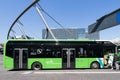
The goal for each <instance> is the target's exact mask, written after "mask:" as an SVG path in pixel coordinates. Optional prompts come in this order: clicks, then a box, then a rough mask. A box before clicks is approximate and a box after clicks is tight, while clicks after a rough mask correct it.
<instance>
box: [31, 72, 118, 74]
mask: <svg viewBox="0 0 120 80" xmlns="http://www.w3.org/2000/svg"><path fill="white" fill-rule="evenodd" d="M118 73H120V72H34V73H33V74H118Z"/></svg>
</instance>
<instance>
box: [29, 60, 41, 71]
mask: <svg viewBox="0 0 120 80" xmlns="http://www.w3.org/2000/svg"><path fill="white" fill-rule="evenodd" d="M31 68H32V69H33V70H41V69H42V64H41V63H40V62H38V61H36V62H33V63H32V65H31Z"/></svg>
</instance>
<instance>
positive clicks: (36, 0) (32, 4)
mask: <svg viewBox="0 0 120 80" xmlns="http://www.w3.org/2000/svg"><path fill="white" fill-rule="evenodd" d="M38 1H39V0H35V1H34V2H33V3H31V4H30V5H29V6H28V7H27V8H26V9H25V10H24V11H23V12H22V13H21V14H20V15H19V16H18V17H17V18H16V19H15V21H14V22H13V24H12V25H11V26H10V29H9V31H8V34H7V39H9V36H10V31H11V30H12V28H13V26H14V25H15V23H16V22H17V21H18V20H19V19H20V17H21V16H22V15H23V14H24V13H25V12H27V11H28V10H29V9H30V8H31V7H32V6H34V5H35V4H36V3H37V2H38Z"/></svg>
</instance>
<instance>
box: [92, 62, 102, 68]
mask: <svg viewBox="0 0 120 80" xmlns="http://www.w3.org/2000/svg"><path fill="white" fill-rule="evenodd" d="M90 68H91V69H100V64H99V63H98V62H93V63H92V64H91V67H90Z"/></svg>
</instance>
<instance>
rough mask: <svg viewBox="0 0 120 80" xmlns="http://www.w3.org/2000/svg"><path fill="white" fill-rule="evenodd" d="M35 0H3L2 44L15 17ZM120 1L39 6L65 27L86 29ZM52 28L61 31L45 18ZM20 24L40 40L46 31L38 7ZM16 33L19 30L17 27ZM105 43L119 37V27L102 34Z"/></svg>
mask: <svg viewBox="0 0 120 80" xmlns="http://www.w3.org/2000/svg"><path fill="white" fill-rule="evenodd" d="M33 1H34V0H0V8H1V10H0V42H4V41H5V40H6V37H7V33H8V30H9V28H10V26H11V24H12V23H13V21H14V20H15V19H16V17H17V16H18V15H19V14H20V13H21V12H22V11H23V10H24V9H25V8H26V7H27V6H28V5H29V4H30V3H31V2H33ZM119 3H120V1H119V0H40V1H39V4H40V5H41V6H42V7H43V8H44V10H45V11H47V12H48V13H49V14H50V15H51V16H52V17H54V18H55V19H56V20H57V21H59V22H60V23H61V24H62V25H63V26H64V27H65V28H71V27H72V28H87V27H88V25H90V24H92V23H94V22H95V21H96V20H97V19H98V18H100V17H101V16H103V15H105V14H108V13H110V12H112V11H114V10H116V9H118V8H120V4H119ZM45 18H46V20H47V21H48V24H49V25H50V27H51V28H58V25H56V24H55V23H54V22H52V21H51V20H50V19H49V18H48V17H46V16H45ZM20 21H21V22H22V23H23V24H24V27H23V28H24V30H25V32H26V33H28V34H36V35H37V37H41V31H42V29H43V28H45V26H44V24H43V23H42V21H41V19H40V17H39V15H38V13H37V12H36V10H35V8H34V7H33V8H31V9H30V10H29V11H28V12H27V13H26V14H25V15H24V16H23V17H22V18H21V19H20ZM16 30H17V28H16ZM100 34H101V39H102V40H113V39H115V38H120V25H118V26H115V27H113V28H110V29H106V30H103V31H101V32H100Z"/></svg>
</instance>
